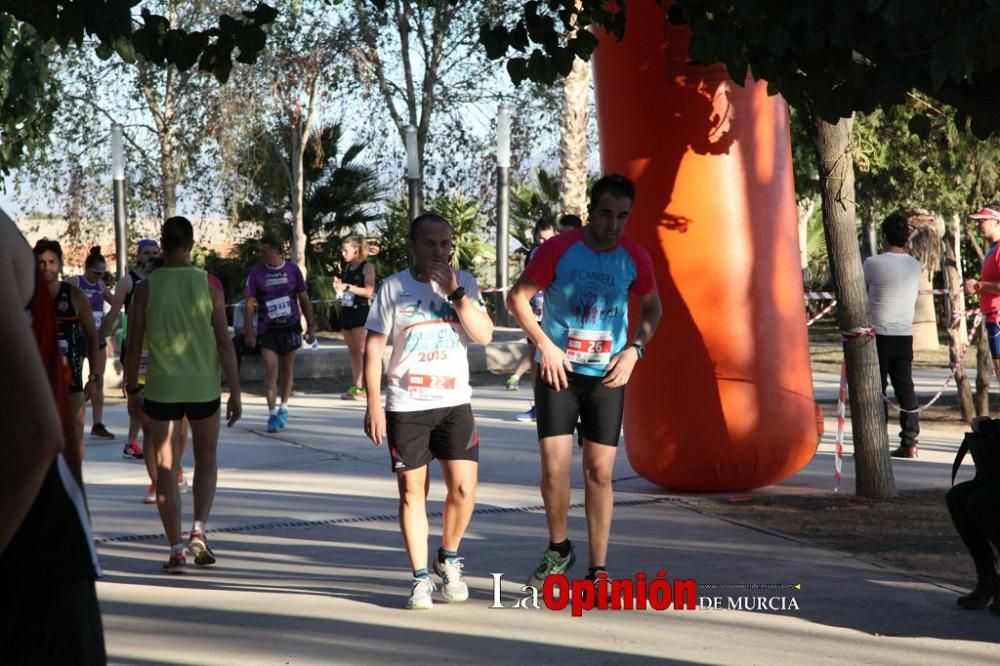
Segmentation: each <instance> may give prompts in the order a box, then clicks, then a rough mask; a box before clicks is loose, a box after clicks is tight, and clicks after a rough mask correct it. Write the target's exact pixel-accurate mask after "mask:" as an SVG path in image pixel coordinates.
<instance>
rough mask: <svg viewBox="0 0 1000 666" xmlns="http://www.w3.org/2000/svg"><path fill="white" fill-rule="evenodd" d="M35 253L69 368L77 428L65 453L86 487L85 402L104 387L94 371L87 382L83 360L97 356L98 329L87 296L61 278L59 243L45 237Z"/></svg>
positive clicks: (74, 424)
mask: <svg viewBox="0 0 1000 666" xmlns="http://www.w3.org/2000/svg"><path fill="white" fill-rule="evenodd" d="M34 254H35V258H36V259H37V260H38V267H39V269H40V270H41V273H42V275H43V276H44V278H45V281H46V284H47V287H48V292H49V296H51V297H52V300H53V308H54V312H55V319H56V324H57V327H58V334H59V348H60V351H61V352H62V355H63V358H64V359H65V361H66V365H67V366H68V368H69V371H70V386H69V404H70V409H71V411H72V414H73V426H74V427H73V432H72V436H71V437H69V438H68V439H67V440H66V449H65V452H64V456H65V458H66V462H67V464H69V467H70V469H71V470H72V471H73V475H74V476H75V477H76V480H77V482H79V484H80V487H83V423H84V419H85V412H84V402H85V400H89V399H90V397H91V396H93V395H94V392H95V391H98V390H101V388H102V387H101V385H100V384H99V383H98V379H100V378H99V377H98V375H97V374H95V373H94V372H93V371H91V373H90V375H88V377H87V381H86V382H84V380H83V359H84V357H86V358H88V359H96V358H97V355H98V346H97V345H98V342H97V340H98V338H97V328H96V327H95V326H94V317H93V315H92V314H91V312H90V303H89V302H88V301H87V296H86V295H85V294H84V293H83V292H82V291H81V290H80V288H79V287H77V286H75V285H72V284H70V283H68V282H63V281H61V280H60V279H59V275H60V273H62V268H63V260H62V248H61V247H60V246H59V243H58V242H57V241H53V240H48V239H45V238H43V239H42V240H40V241H38V242H37V243H36V244H35V248H34Z"/></svg>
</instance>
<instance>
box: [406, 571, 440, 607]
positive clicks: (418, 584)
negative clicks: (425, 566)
mask: <svg viewBox="0 0 1000 666" xmlns="http://www.w3.org/2000/svg"><path fill="white" fill-rule="evenodd" d="M435 589H437V588H435V587H434V582H433V581H432V580H431V579H430V578H429V577H428V578H414V579H413V589H412V590H411V591H410V598H409V599H407V600H406V609H407V610H428V609H429V608H431V607H432V606H434V601H433V600H432V599H431V593H432V592H434V590H435Z"/></svg>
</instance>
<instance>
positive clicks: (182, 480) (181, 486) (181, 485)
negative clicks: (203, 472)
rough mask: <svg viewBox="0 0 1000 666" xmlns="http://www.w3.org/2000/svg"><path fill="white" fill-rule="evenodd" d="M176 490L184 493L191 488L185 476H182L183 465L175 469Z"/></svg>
mask: <svg viewBox="0 0 1000 666" xmlns="http://www.w3.org/2000/svg"><path fill="white" fill-rule="evenodd" d="M177 490H179V491H180V492H182V493H186V492H188V491H189V490H191V486H189V485H188V481H187V478H186V477H185V476H184V468H183V467H181V468H180V469H179V470H177Z"/></svg>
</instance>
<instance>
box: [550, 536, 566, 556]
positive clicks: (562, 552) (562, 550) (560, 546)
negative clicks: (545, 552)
mask: <svg viewBox="0 0 1000 666" xmlns="http://www.w3.org/2000/svg"><path fill="white" fill-rule="evenodd" d="M549 550H554V551H556V552H557V553H559V557H566V556H567V555H569V539H563V541H562V542H561V543H555V542H554V541H549Z"/></svg>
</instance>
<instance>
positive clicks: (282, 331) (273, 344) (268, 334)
mask: <svg viewBox="0 0 1000 666" xmlns="http://www.w3.org/2000/svg"><path fill="white" fill-rule="evenodd" d="M257 347H258V348H259V349H269V350H271V351H273V352H274V353H275V354H277V355H278V356H285V355H286V354H291V353H292V352H296V351H298V350H299V348H301V347H302V327H301V326H299V325H298V324H295V325H294V326H275V327H273V328H270V327H269V328H268V329H267V330H266V331H264V332H263V333H261V334H260V335H258V336H257Z"/></svg>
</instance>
